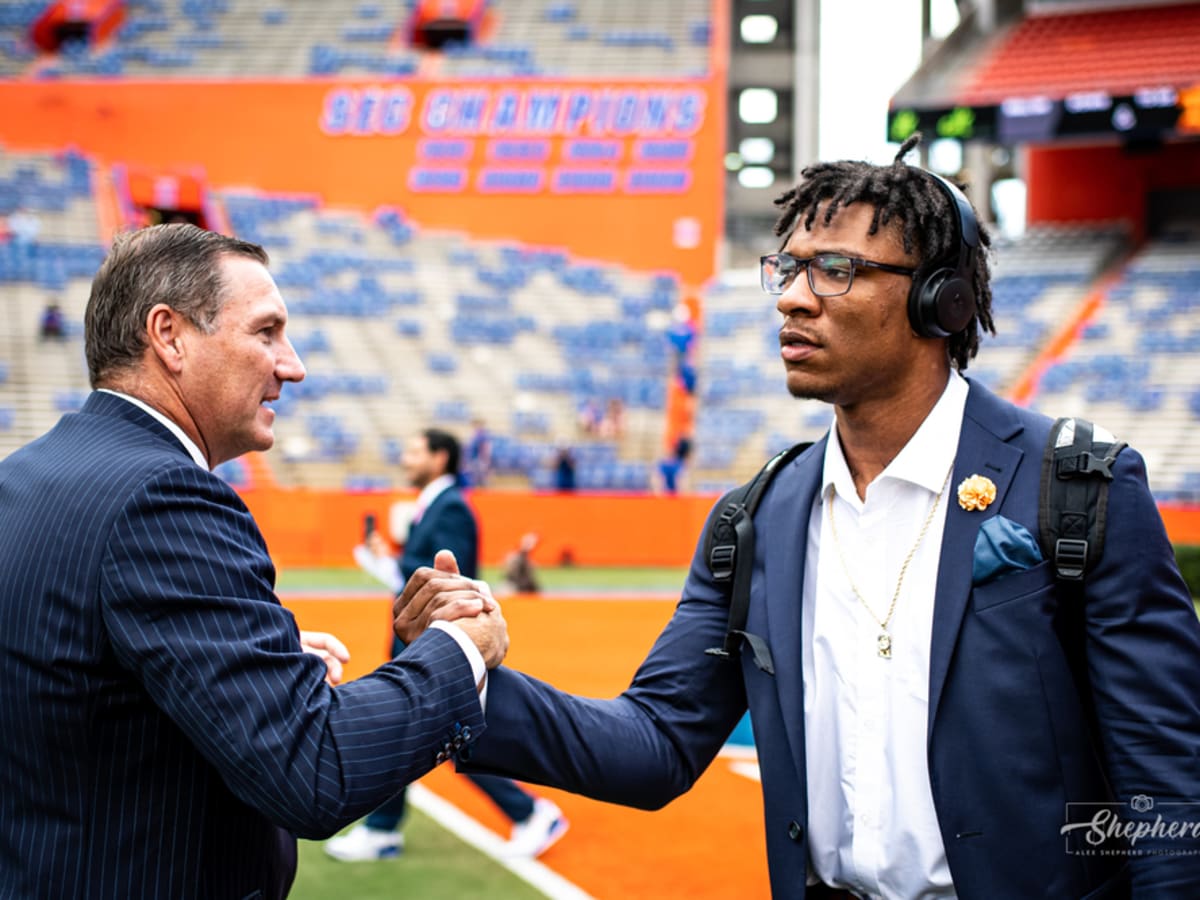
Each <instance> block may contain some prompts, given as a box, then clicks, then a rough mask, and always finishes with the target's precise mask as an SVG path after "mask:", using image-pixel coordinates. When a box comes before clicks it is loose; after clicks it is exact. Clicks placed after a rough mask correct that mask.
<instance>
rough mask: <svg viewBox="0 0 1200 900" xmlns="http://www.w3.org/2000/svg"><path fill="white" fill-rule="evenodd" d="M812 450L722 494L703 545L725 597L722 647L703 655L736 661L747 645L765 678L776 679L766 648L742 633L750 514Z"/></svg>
mask: <svg viewBox="0 0 1200 900" xmlns="http://www.w3.org/2000/svg"><path fill="white" fill-rule="evenodd" d="M811 446H812V443H811V442H809V443H803V444H796V445H795V446H794V447H789V448H788V449H787V450H784V451H783V452H782V453H778V454H776V455H775V456H773V457H772V458H771V459H770V460H768V462H767V464H766V465H765V466H763V467H762V468H761V469H759V471H758V474H756V475H755V476H754V477H753V478H751V479H750V480H749V481H747V482H746V483H745V484H743V485H741V486H740V487H736V488H734V489H733V490H732V491H730V492H729V493H727V494H725V496H724V497H722V498H721V499H720V501H719V502H718V503H717V509H718V512H717V514H716V515H714V516H713V517H712V519H711V520H710V523H709V527H708V532H707V534H706V535H705V540H704V556H705V559H706V560H707V561H708V568H709V571H710V572H711V573H712V577H713V581H715V582H716V583H717V585H718V586H719V587H720V588H721V589H722V590H723V591H725V592H726V593H727V594H728V595H729V624H728V626H727V627H726V631H725V642H724V644H723V645H722V646H720V647H710V648H709V649H708V650H705V651H704V652H705V653H708V654H710V655H712V656H719V657H722V658H723V659H730V658H732V657H734V656H737V655H738V653H739V652H740V651H741V646H742V642H743V641H745V642H746V643H748V644H749V645H750V649H751V651H753V653H754V664H755V665H756V666H758V667H759V668H760V669H761V670H762V671H764V672H766V673H767V674H768V675H774V674H775V661H774V660H773V659H772V658H771V651H770V649H769V648H768V647H767V642H766V641H764V640H763V639H762V638H761V637H759V636H758V635H756V634H751V633H750V632H748V631H746V630H745V628H746V617H747V615H748V614H749V612H750V576H751V574H752V569H753V567H754V513H755V512H756V511H757V510H758V504H759V502H760V501H761V500H762V496H763V494H764V493H766V490H767V488H768V487H769V486H770V484H771V480H772V479H773V478H774V477H775V474H776V473H777V472H778V471H779V470H780V469H782V468H783V467H784V466H786V465H787V464H788V463H790V462H791V461H792V460H793V459H795V458H796V457H797V456H799V455H800V454H801V453H803V452H804V451H805V450H807V449H808V448H809V447H811Z"/></svg>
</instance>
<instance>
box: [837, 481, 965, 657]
mask: <svg viewBox="0 0 1200 900" xmlns="http://www.w3.org/2000/svg"><path fill="white" fill-rule="evenodd" d="M953 471H954V464H953V463H951V464H950V469H949V470H948V471H947V472H946V480H945V481H943V482H942V489H941V490H940V491H938V492H937V496H936V497H934V498H933V506H931V507H929V515H927V516H926V517H925V524H924V525H922V526H921V533H920V534H918V535H917V542H916V543H915V544H913V545H912V549H911V550H909V551H908V556H906V557H904V564H903V565H901V566H900V577H899V578H897V579H896V590H894V591H893V592H892V602H891V604H890V605H889V606H888V611H887V615H886V616H884V617H883V618H882V619H881V618H879V616H877V615H875V610H873V609H871V605H870V604H869V603H867V601H866V598H865V597H863V595H862V594H861V593H859V590H858V586H857V585H856V584H855V583H854V579H853V578H851V577H850V567H849V566H848V565H846V557H845V556H843V555H842V544H841V542H840V541H839V540H838V533H837V524H836V523H835V522H834V521H833V501H834V498H835V497H836V496H837V488H836V487H835V488H834V489H833V493H831V494H830V495H829V530H830V531H831V532H832V533H833V546H834V549H835V550H836V551H837V555H838V561H839V562H841V564H842V571H843V572H845V573H846V581H847V582H848V583H849V585H850V590H851V591H853V592H854V596H855V597H857V598H858V602H859V603H861V604H862V605H863V609H865V610H866V611H867V613H868V614H869V615H870V616H871V618H872V619H874V620H875V621H876V622H878V623H879V628H880V632H879V637H878V638H876V641H875V643H876V647H877V649H878V652H879V655H880V656H881V657H882V658H883V659H891V658H892V635H891V633H890V632H889V631H888V622H890V621H892V613H894V612H895V611H896V601H897V600H899V599H900V586H901V585H902V584H904V573H905V572H907V571H908V564H909V563H910V562H912V558H913V557H914V556H916V554H917V548H918V547H920V546H921V541H923V540H925V532H927V531H928V530H929V526H930V524H931V523H932V522H933V517H934V515H935V514H936V513H937V510H938V506H939V504H941V502H942V494H944V493H945V492H946V485H948V484H949V483H950V473H951V472H953Z"/></svg>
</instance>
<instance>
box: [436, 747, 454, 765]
mask: <svg viewBox="0 0 1200 900" xmlns="http://www.w3.org/2000/svg"><path fill="white" fill-rule="evenodd" d="M449 758H450V757H448V756H447V755H446V751H445V750H439V751H438V753H437V756H435V757H434V758H433V759H434V762H435V763H436V764H437V765H439V766H440V765H441V764H442V763H444V762H445V761H446V760H447V759H449Z"/></svg>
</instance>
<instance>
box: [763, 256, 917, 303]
mask: <svg viewBox="0 0 1200 900" xmlns="http://www.w3.org/2000/svg"><path fill="white" fill-rule="evenodd" d="M758 262H759V274H760V276H761V279H762V289H763V290H764V291H766V292H767V293H768V294H782V293H783V292H784V291H786V290H787V288H788V285H789V284H791V283H792V281H793V280H794V279H795V278H796V276H797V275H798V274H800V270H801V269H805V270H807V271H808V286H809V287H810V288H812V292H813V293H814V294H816V295H817V296H818V297H840V296H842V294H845V293H847V292H848V291H849V290H850V288H852V287H853V286H854V272H855V270H856V269H858V268H859V267H862V268H866V269H881V270H882V271H884V272H894V273H895V274H897V275H908V276H910V277H911V276H912V275H913V273H915V272H916V271H917V270H916V269H910V268H908V267H907V266H893V265H890V264H889V263H881V262H872V261H871V260H869V259H859V258H858V257H856V256H840V255H838V254H836V253H819V254H817V255H816V256H792V255H791V254H790V253H768V254H767V255H766V256H764V257H762V258H761V259H760V260H759V261H758Z"/></svg>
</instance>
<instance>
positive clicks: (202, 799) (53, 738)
mask: <svg viewBox="0 0 1200 900" xmlns="http://www.w3.org/2000/svg"><path fill="white" fill-rule="evenodd" d="M274 580H275V571H274V568H273V566H272V564H271V561H270V558H269V557H268V555H267V548H266V544H265V543H264V541H263V539H262V536H261V534H260V533H259V531H258V528H257V526H256V525H255V523H254V520H253V518H252V517H251V516H250V513H249V511H248V510H247V509H246V507H245V505H244V504H243V503H242V502H241V500H240V499H239V498H238V496H237V495H236V494H235V493H234V492H233V491H232V490H231V489H230V488H229V487H228V486H227V485H226V484H225V483H224V482H223V481H221V479H219V478H217V477H215V476H213V475H212V474H210V473H209V472H207V471H205V470H204V469H202V468H201V467H199V466H197V465H196V464H195V462H194V461H193V460H192V459H191V457H190V456H188V454H187V453H186V451H185V450H184V449H183V447H182V446H181V445H180V443H179V442H178V441H177V440H176V439H175V438H174V437H173V436H172V435H171V433H170V432H169V431H168V430H167V429H166V428H164V427H163V426H162V425H161V424H160V423H158V422H157V421H155V420H154V419H153V418H152V417H151V416H148V415H147V414H146V413H145V412H143V411H142V410H140V409H138V408H137V407H135V406H134V405H132V404H130V403H127V402H126V401H124V400H122V399H121V398H119V397H114V396H112V395H110V394H104V393H95V394H92V396H91V397H90V398H89V399H88V401H87V403H86V404H85V405H84V407H83V409H82V410H81V411H80V412H79V413H74V414H70V415H67V416H64V417H63V419H62V420H61V421H60V422H59V423H58V425H57V426H55V428H54V429H52V430H51V431H50V432H49V433H48V434H46V435H44V436H43V437H42V438H40V439H38V440H37V441H34V442H33V443H31V444H30V445H28V446H27V447H25V448H23V449H22V450H19V451H18V452H16V453H14V454H13V455H11V456H10V457H8V458H7V459H5V460H4V461H3V462H0V672H2V675H3V677H0V897H5V898H8V897H21V898H25V897H46V898H55V900H60V898H64V897H71V898H92V897H95V898H120V900H127V898H142V897H146V898H151V897H154V898H157V897H161V898H170V900H179V898H192V897H194V898H226V897H228V898H251V897H253V898H260V897H261V898H273V897H283V896H285V895H286V894H287V891H288V888H289V887H290V885H291V881H292V878H293V876H294V873H295V837H294V835H299V836H301V837H308V838H322V837H325V836H327V835H329V834H332V833H333V832H335V831H336V830H337V829H339V828H340V827H342V826H343V825H345V824H346V823H348V822H350V821H352V820H354V819H356V818H358V817H359V816H361V815H364V814H366V813H368V812H370V811H371V810H372V809H374V808H375V807H376V806H378V805H379V803H381V802H382V801H383V800H385V799H387V798H388V797H389V796H391V795H392V794H394V793H395V792H396V791H398V790H399V789H400V788H401V787H402V786H403V785H404V784H405V783H407V782H409V781H411V780H412V779H414V778H417V777H419V776H420V775H422V774H424V773H425V772H426V771H428V770H429V769H431V768H433V766H434V764H435V757H436V754H437V753H438V751H439V750H443V749H447V748H448V747H450V746H453V747H455V748H457V747H458V746H460V745H461V744H463V743H464V742H469V741H472V740H474V738H475V736H476V735H478V734H479V733H481V732H482V731H483V721H482V714H481V711H480V707H479V700H478V697H477V695H476V691H475V685H474V681H473V679H472V677H471V670H470V666H469V665H468V663H467V660H466V658H465V657H464V655H463V653H462V651H461V650H460V649H459V648H458V646H457V645H456V644H455V642H454V640H453V639H452V638H451V637H450V636H448V635H446V634H444V633H442V632H439V631H436V630H434V631H430V632H428V633H426V634H425V635H423V636H422V637H421V638H419V639H418V640H417V641H415V642H414V643H413V644H412V645H411V646H410V647H409V648H408V651H407V652H406V653H405V654H404V656H403V657H402V658H401V659H397V660H393V661H392V662H389V663H387V664H385V665H384V666H382V667H380V668H379V669H377V670H376V671H375V672H374V673H372V674H371V675H368V676H366V677H364V678H361V679H358V680H356V681H354V682H352V683H350V684H347V685H344V686H342V687H340V688H337V689H336V690H334V689H331V688H329V687H328V686H327V685H326V684H325V682H324V676H325V666H324V664H323V663H322V662H321V661H320V660H319V659H318V658H317V657H315V656H313V655H311V654H306V653H304V652H303V651H302V650H301V647H300V643H299V638H298V632H297V628H296V623H295V621H294V619H293V618H292V615H291V614H290V613H289V612H288V611H287V610H285V609H284V608H283V607H282V606H280V604H279V601H278V600H277V599H276V597H275V595H274V591H273V588H274Z"/></svg>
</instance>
